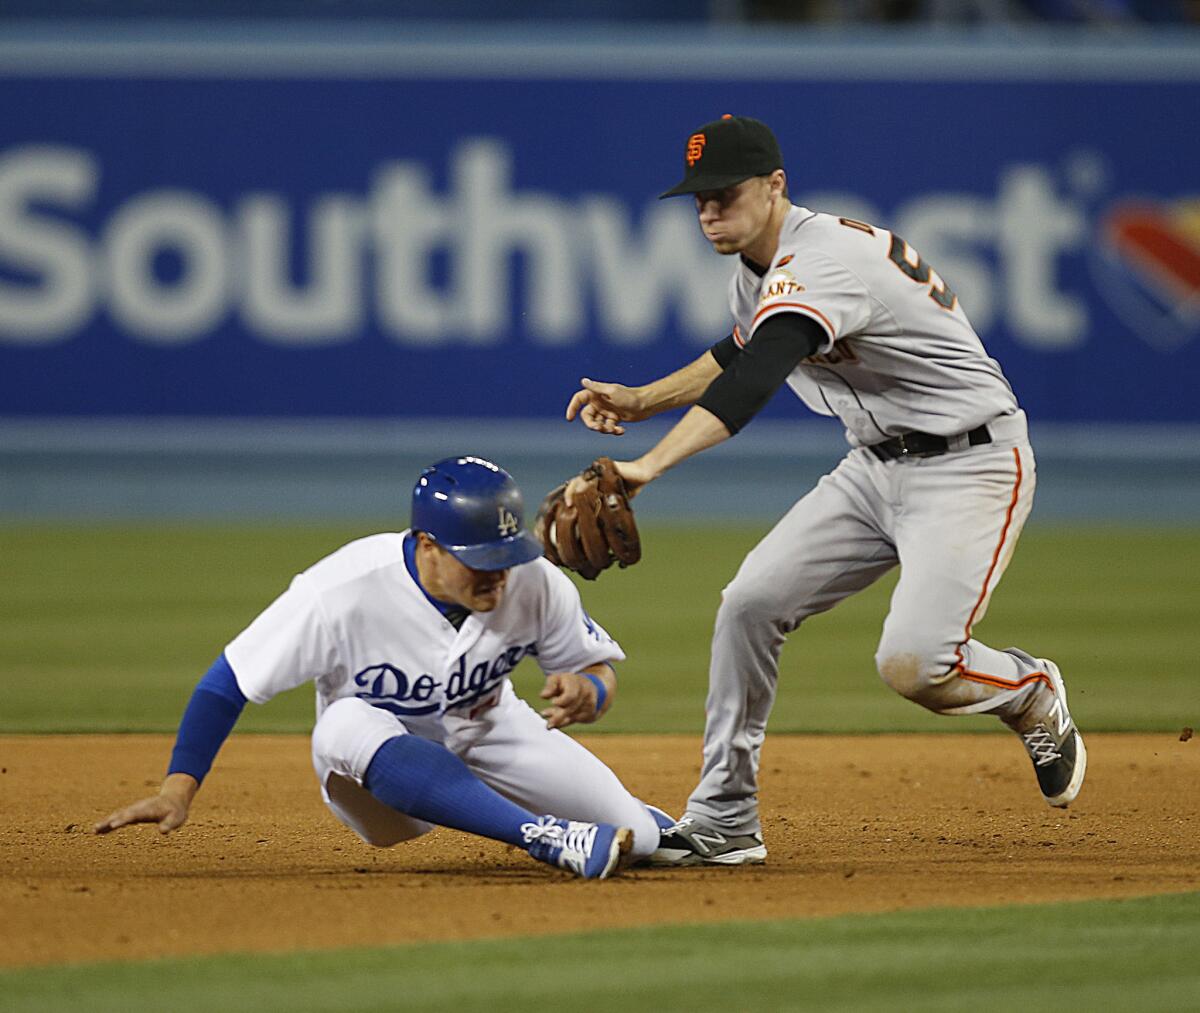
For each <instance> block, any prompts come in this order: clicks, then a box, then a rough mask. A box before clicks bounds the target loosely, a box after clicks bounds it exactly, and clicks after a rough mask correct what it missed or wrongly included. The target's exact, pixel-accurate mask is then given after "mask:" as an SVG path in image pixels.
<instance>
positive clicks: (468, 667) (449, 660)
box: [225, 532, 625, 741]
mask: <svg viewBox="0 0 1200 1013" xmlns="http://www.w3.org/2000/svg"><path fill="white" fill-rule="evenodd" d="M406 534H407V532H400V533H386V534H378V535H370V536H368V537H366V538H360V539H358V540H357V541H354V542H351V543H350V544H348V545H346V546H343V547H342V548H341V549H338V550H337V551H336V552H334V553H333V554H332V555H329V556H327V557H326V558H324V559H322V560H321V561H320V562H318V563H316V564H314V565H313V566H311V567H309V568H308V569H307V570H305V571H304V572H303V573H301V574H299V575H298V576H296V577H295V578H294V579H293V580H292V583H291V586H290V587H289V588H288V589H287V590H286V591H285V592H284V593H283V594H282V595H280V596H279V597H278V598H276V599H275V601H274V602H272V603H271V605H269V606H268V607H267V609H266V610H265V611H264V612H263V613H262V614H261V615H259V616H258V618H257V619H255V620H254V622H252V623H251V624H250V625H249V626H248V627H247V628H246V629H245V630H244V631H243V632H242V633H240V634H239V635H238V636H237V637H235V638H234V639H233V641H232V642H231V643H230V644H229V646H228V647H226V649H225V655H226V657H227V658H228V660H229V664H230V666H231V667H232V668H233V671H234V674H235V675H236V677H237V681H238V685H239V686H240V687H241V690H242V692H243V693H244V694H245V695H246V697H247V698H248V699H249V700H252V701H254V702H255V703H263V702H265V701H266V700H269V699H270V698H271V697H273V696H275V695H276V694H278V693H282V692H283V691H285V690H288V689H293V688H295V687H296V686H300V685H303V684H304V683H306V682H315V683H316V689H317V713H318V715H319V714H320V713H321V712H322V711H323V710H324V709H325V707H327V706H328V705H329V704H330V703H331V702H332V701H334V700H336V699H339V698H340V697H346V696H352V697H360V698H362V699H364V700H366V701H367V702H368V703H370V704H373V705H374V706H376V707H381V708H383V709H384V710H387V711H389V712H391V713H392V714H395V715H396V716H397V717H399V718H400V719H401V720H403V721H404V723H405V725H407V726H411V727H412V729H413V730H414V731H417V732H418V733H419V734H421V735H423V736H425V737H428V738H432V739H435V740H438V741H441V740H443V739H444V737H445V735H444V727H443V725H442V718H443V716H445V715H446V714H447V713H454V714H455V715H457V716H463V715H466V714H469V713H470V710H471V707H472V705H473V704H475V703H477V702H478V701H480V700H482V699H483V698H484V697H490V695H491V694H492V693H493V691H495V690H497V689H500V688H501V687H502V686H503V684H504V683H505V682H506V681H507V679H508V673H509V672H511V671H512V670H513V668H515V667H516V665H517V663H518V662H520V661H521V659H522V658H525V657H532V658H534V659H535V660H536V662H537V664H538V665H539V666H540V667H541V669H542V670H543V671H544V672H547V673H550V672H573V671H578V670H579V669H581V668H584V667H586V666H587V665H592V664H596V663H597V662H602V661H613V662H615V661H621V660H623V659H624V657H625V655H624V653H623V652H622V651H621V648H620V647H619V646H618V645H617V643H616V641H614V640H613V639H612V638H611V637H610V636H609V635H608V634H607V633H606V632H605V631H604V630H603V629H602V628H601V627H600V626H599V625H597V624H596V623H595V622H593V621H592V619H591V618H590V617H589V616H588V615H587V613H586V612H585V611H584V609H583V605H582V603H581V602H580V600H579V592H578V591H577V590H576V589H575V585H574V584H572V583H571V581H570V580H569V579H568V578H567V577H566V576H565V575H564V574H563V573H561V572H560V571H559V570H558V568H557V567H555V566H553V565H552V564H551V563H549V562H548V561H547V560H545V559H536V560H534V561H533V562H531V563H526V564H524V565H522V566H515V567H513V568H512V569H511V570H509V572H508V582H507V585H506V586H505V590H504V595H503V597H502V598H501V600H500V604H499V605H498V606H497V607H496V608H495V609H493V610H492V611H491V612H472V613H470V614H469V615H468V616H467V618H466V620H465V621H464V622H463V624H462V626H461V628H459V629H455V628H454V626H453V625H452V624H451V623H450V622H449V621H448V620H447V619H446V618H445V617H444V616H443V615H442V614H441V612H439V611H438V610H437V608H436V607H435V606H434V605H433V603H432V602H431V601H430V600H429V599H428V598H427V597H426V596H425V593H424V591H423V590H422V589H421V587H420V585H419V584H417V582H416V581H415V580H413V577H412V575H411V574H410V573H409V571H408V568H407V567H406V566H405V563H404V538H405V535H406Z"/></svg>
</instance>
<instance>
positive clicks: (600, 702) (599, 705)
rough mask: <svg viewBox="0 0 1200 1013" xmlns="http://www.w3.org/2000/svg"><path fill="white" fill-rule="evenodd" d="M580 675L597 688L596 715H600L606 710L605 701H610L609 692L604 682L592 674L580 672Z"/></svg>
mask: <svg viewBox="0 0 1200 1013" xmlns="http://www.w3.org/2000/svg"><path fill="white" fill-rule="evenodd" d="M579 674H580V675H582V676H583V677H584V678H585V679H587V680H588V681H589V682H591V684H592V685H593V686H595V687H596V713H597V714H599V713H600V712H601V711H602V710H603V709H604V701H605V700H607V699H608V690H607V689H605V688H604V680H603V679H601V678H600V676H598V675H595V674H593V673H592V672H580V673H579Z"/></svg>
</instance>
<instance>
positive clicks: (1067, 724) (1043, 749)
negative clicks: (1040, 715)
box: [1020, 658, 1087, 808]
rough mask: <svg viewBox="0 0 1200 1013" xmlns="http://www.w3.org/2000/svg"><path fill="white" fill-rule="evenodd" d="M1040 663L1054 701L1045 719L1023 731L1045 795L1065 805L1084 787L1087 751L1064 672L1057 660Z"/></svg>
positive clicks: (1039, 783) (1047, 800) (1062, 806)
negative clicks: (1070, 706) (1070, 704)
mask: <svg viewBox="0 0 1200 1013" xmlns="http://www.w3.org/2000/svg"><path fill="white" fill-rule="evenodd" d="M1038 664H1040V665H1041V666H1042V667H1043V668H1044V669H1045V672H1046V674H1047V675H1048V676H1049V677H1050V683H1051V690H1052V692H1053V693H1054V700H1053V702H1052V703H1051V704H1050V706H1049V708H1048V709H1047V711H1046V717H1045V718H1044V719H1043V720H1042V721H1040V722H1038V723H1037V724H1036V725H1034V726H1033V727H1032V728H1030V729H1028V730H1026V731H1023V732H1021V733H1020V734H1021V741H1022V742H1023V743H1024V744H1025V751H1026V752H1027V753H1029V758H1030V759H1031V760H1032V761H1033V770H1034V773H1035V774H1037V779H1038V787H1039V788H1041V791H1042V797H1043V798H1044V799H1045V800H1046V802H1047V803H1048V804H1049V805H1052V806H1055V807H1057V808H1065V807H1066V806H1068V805H1070V804H1071V803H1072V802H1074V801H1075V798H1076V796H1077V795H1078V794H1079V789H1080V788H1082V787H1083V777H1084V774H1085V773H1086V771H1087V750H1086V749H1085V748H1084V746H1083V737H1082V736H1081V735H1080V734H1079V729H1077V728H1076V727H1075V722H1074V721H1072V720H1071V713H1070V711H1068V710H1067V687H1066V684H1065V683H1064V682H1063V678H1062V673H1060V672H1059V670H1058V666H1057V665H1056V664H1054V662H1053V661H1049V660H1047V659H1045V658H1042V659H1040V660H1039V661H1038Z"/></svg>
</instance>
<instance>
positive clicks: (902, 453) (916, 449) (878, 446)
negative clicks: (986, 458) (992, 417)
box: [867, 426, 992, 461]
mask: <svg viewBox="0 0 1200 1013" xmlns="http://www.w3.org/2000/svg"><path fill="white" fill-rule="evenodd" d="M966 436H967V446H970V447H978V446H980V445H981V444H984V443H991V442H992V434H991V433H989V432H988V428H987V426H980V427H979V428H978V429H972V430H971V431H970V432H969V433H967V434H966ZM952 438H953V437H951V438H949V439H948V438H947V437H945V436H937V435H935V434H934V433H901V434H900V435H899V436H893V437H892V438H891V439H890V440H884V441H883V442H882V443H872V444H871V445H870V446H869V447H867V449H868V450H869V451H871V453H872V454H874V455H875V456H876V457H878V458H879V460H881V461H893V460H895V459H896V458H897V457H937V455H938V454H944V453H946V452H947V451H948V450H949V449H950V439H952Z"/></svg>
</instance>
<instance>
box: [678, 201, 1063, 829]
mask: <svg viewBox="0 0 1200 1013" xmlns="http://www.w3.org/2000/svg"><path fill="white" fill-rule="evenodd" d="M731 303H732V310H733V316H734V319H735V321H736V328H735V330H734V338H735V340H736V341H737V342H738V343H739V344H745V343H746V342H748V341H749V340H751V339H752V338H753V335H754V331H755V328H757V327H758V326H760V325H761V324H762V322H763V321H764V320H766V319H768V318H770V317H771V316H773V315H775V314H779V313H800V314H803V315H805V316H807V317H810V318H811V319H813V320H815V321H816V322H817V323H818V324H819V325H820V326H821V328H822V329H823V330H824V332H825V335H826V341H825V343H824V345H823V346H822V347H821V348H820V349H819V350H818V352H817V354H815V355H813V356H811V357H809V358H808V359H805V360H804V361H803V362H801V363H800V364H799V365H798V366H797V367H796V369H795V370H794V371H793V372H792V374H791V375H790V376H789V378H788V383H789V385H790V386H791V388H792V389H793V391H794V392H795V393H796V394H797V395H798V396H799V397H800V398H801V399H802V400H803V401H804V403H805V404H806V405H808V407H809V408H811V409H812V410H813V411H816V412H819V413H821V414H824V415H836V416H837V417H838V418H839V419H840V420H841V421H842V423H843V424H844V425H845V427H846V436H847V439H848V440H849V442H850V444H851V448H852V449H851V451H850V452H849V454H848V455H847V456H846V458H845V459H844V460H843V461H842V462H841V464H840V465H839V466H838V467H837V468H836V469H835V470H834V471H833V472H832V473H830V474H829V475H826V476H825V477H824V478H822V479H821V481H820V482H819V483H818V485H817V486H816V487H815V488H814V489H813V490H812V491H811V492H809V493H808V495H806V496H805V497H804V498H803V499H801V500H800V501H799V502H798V503H797V504H796V505H795V506H794V507H793V508H792V509H791V510H790V511H789V512H788V513H787V514H786V515H785V516H784V517H783V519H782V520H780V521H779V523H778V524H777V525H776V526H775V528H774V529H773V530H772V531H771V532H770V533H769V534H768V535H767V536H766V537H765V538H764V539H763V541H762V542H760V543H759V545H758V546H756V547H755V548H754V549H753V551H751V553H750V554H749V555H748V556H747V557H746V559H745V561H744V562H743V563H742V566H741V568H740V569H739V570H738V573H737V575H736V576H735V577H734V579H733V581H732V582H731V583H730V584H729V586H728V587H726V589H725V591H724V594H723V597H722V604H721V608H720V610H719V612H718V614H717V620H716V628H715V631H714V636H713V652H712V667H711V670H710V673H709V679H710V682H709V696H708V703H707V724H706V731H705V746H704V767H703V772H702V775H701V780H700V784H699V786H698V787H697V788H696V790H695V792H694V793H693V795H692V797H691V799H690V801H689V804H688V811H689V812H692V813H696V814H697V815H699V816H700V817H702V818H703V819H704V820H706V821H708V822H711V823H712V824H713V825H714V826H717V827H720V828H722V829H725V830H733V831H737V832H739V833H750V832H754V831H757V830H759V821H758V812H757V799H756V792H757V769H758V756H759V749H760V747H761V745H762V741H763V736H764V732H765V729H766V722H767V716H768V714H769V712H770V709H771V706H772V704H773V702H774V698H775V689H776V680H777V675H778V660H779V652H780V649H781V647H782V645H783V641H784V637H785V635H786V634H787V633H789V632H791V631H792V630H794V629H795V628H796V627H797V626H798V625H799V624H800V623H801V622H803V621H804V620H805V619H806V618H807V617H809V616H811V615H816V614H817V613H820V612H824V611H826V610H828V609H830V608H832V607H833V606H834V605H836V604H837V603H838V602H839V601H841V600H842V599H843V598H845V597H847V596H848V595H851V594H853V593H854V592H856V591H859V590H861V589H863V588H865V587H867V586H868V585H869V584H871V583H872V582H873V581H875V580H876V579H877V578H879V577H880V576H882V575H883V574H884V573H886V572H887V571H888V570H890V569H891V568H892V567H893V566H895V565H897V564H900V565H901V567H902V570H901V576H900V580H899V583H898V584H897V586H896V590H895V593H894V594H893V596H892V602H891V609H890V612H889V614H888V617H887V620H886V622H885V623H884V627H883V634H882V637H881V639H880V642H879V645H878V650H877V652H876V657H875V661H876V665H877V667H878V670H879V674H880V676H881V677H882V678H883V679H884V681H885V682H886V683H887V684H888V685H889V686H891V687H892V688H893V689H894V690H896V691H897V692H899V693H901V694H902V695H904V696H906V697H908V698H909V699H912V700H914V701H916V702H918V703H920V704H922V705H923V706H925V707H928V708H929V709H931V710H934V711H938V712H940V713H946V714H956V713H957V714H961V713H983V712H989V713H994V714H996V715H997V716H999V717H1000V718H1002V719H1003V720H1005V721H1006V722H1007V723H1009V724H1010V725H1011V726H1012V727H1014V728H1015V729H1018V730H1020V729H1021V727H1022V726H1023V724H1025V723H1027V722H1028V721H1029V720H1030V713H1029V712H1030V711H1031V710H1032V709H1035V708H1034V703H1035V698H1038V691H1039V688H1040V687H1042V686H1045V687H1048V688H1051V680H1050V676H1049V675H1048V674H1047V672H1046V670H1045V666H1043V665H1042V664H1041V663H1039V662H1038V661H1036V660H1035V659H1034V658H1033V657H1032V656H1030V655H1029V654H1027V653H1025V652H1024V651H1021V650H1019V649H1016V648H1013V649H1009V650H1007V651H997V650H994V649H993V648H990V647H987V646H985V645H984V644H982V643H980V642H979V641H977V640H975V639H973V638H972V636H971V629H972V626H973V625H974V624H975V623H977V622H978V621H979V620H980V619H981V618H982V617H983V615H984V612H985V611H986V609H987V605H988V600H989V598H990V596H991V593H992V591H993V589H994V588H995V586H996V584H997V582H998V581H999V580H1000V577H1001V575H1002V574H1003V572H1004V569H1005V567H1006V566H1007V564H1008V561H1009V559H1010V558H1011V555H1012V552H1013V549H1014V547H1015V545H1016V541H1017V537H1018V535H1019V533H1020V531H1021V527H1022V525H1023V524H1024V522H1025V519H1026V517H1027V516H1028V515H1029V510H1030V507H1031V505H1032V500H1033V490H1034V484H1035V472H1034V459H1033V452H1032V450H1031V449H1030V447H1029V443H1028V439H1027V434H1026V428H1025V417H1024V413H1023V412H1021V410H1020V409H1019V408H1018V406H1017V402H1016V399H1015V397H1014V396H1013V393H1012V390H1011V388H1010V387H1009V385H1008V383H1007V381H1006V380H1005V379H1004V376H1003V374H1002V373H1001V371H1000V367H999V365H998V364H997V363H996V362H995V360H993V359H991V358H989V357H988V355H987V353H986V351H985V350H984V347H983V345H982V343H981V342H980V340H979V338H978V336H977V335H976V334H975V332H974V330H973V329H972V328H971V325H970V323H969V321H968V320H967V317H966V315H965V314H964V313H963V310H962V307H961V306H960V305H959V303H958V300H957V298H956V297H955V295H954V293H953V292H952V291H951V290H950V289H949V288H948V287H947V286H946V284H945V283H944V281H943V280H942V279H941V278H940V277H939V276H938V275H937V274H936V272H934V271H933V269H932V268H930V267H929V266H928V265H927V264H925V263H924V261H922V260H921V258H920V256H919V255H918V253H917V252H916V251H915V250H914V249H913V248H912V247H910V246H908V245H907V244H906V243H905V242H904V241H903V240H902V239H900V238H899V237H897V236H895V235H894V234H893V233H891V232H888V231H887V230H885V229H880V228H876V227H874V226H871V225H867V224H865V223H862V222H856V221H852V220H849V219H843V218H837V217H834V216H831V215H826V214H818V213H815V212H812V211H809V210H807V209H806V208H800V207H793V208H792V209H791V211H790V212H789V213H788V216H787V218H786V220H785V222H784V224H783V228H782V231H781V234H780V240H779V246H778V250H777V252H776V255H775V259H774V261H773V262H772V263H771V264H770V265H769V267H768V269H767V270H766V272H765V273H764V274H762V275H761V276H760V275H759V274H758V273H757V272H756V271H755V270H754V269H753V268H752V267H751V266H750V265H748V264H747V263H746V262H745V261H743V263H742V266H741V267H740V269H739V271H738V273H737V275H736V276H735V278H734V279H733V284H732V288H731ZM905 434H907V435H908V440H907V441H903V437H904V435H905ZM912 434H917V435H916V436H913V435H912ZM924 434H933V435H934V436H935V437H942V438H944V439H945V441H946V445H948V449H947V452H944V453H939V454H937V455H936V456H924V455H922V454H921V453H920V451H921V450H922V449H923V448H928V446H929V445H930V443H931V442H933V443H936V442H937V441H930V440H929V438H928V436H926V435H924ZM887 441H890V442H887ZM922 441H924V443H923V444H922ZM909 444H911V445H912V447H913V448H914V449H915V450H916V451H917V452H916V453H907V452H906V450H905V448H906V446H908V445H909ZM872 447H875V448H876V449H874V450H873V449H871V448H872ZM1047 697H1048V695H1047V694H1043V695H1042V697H1041V698H1040V699H1042V700H1043V701H1044V699H1046V698H1047ZM1039 706H1040V704H1039Z"/></svg>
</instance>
